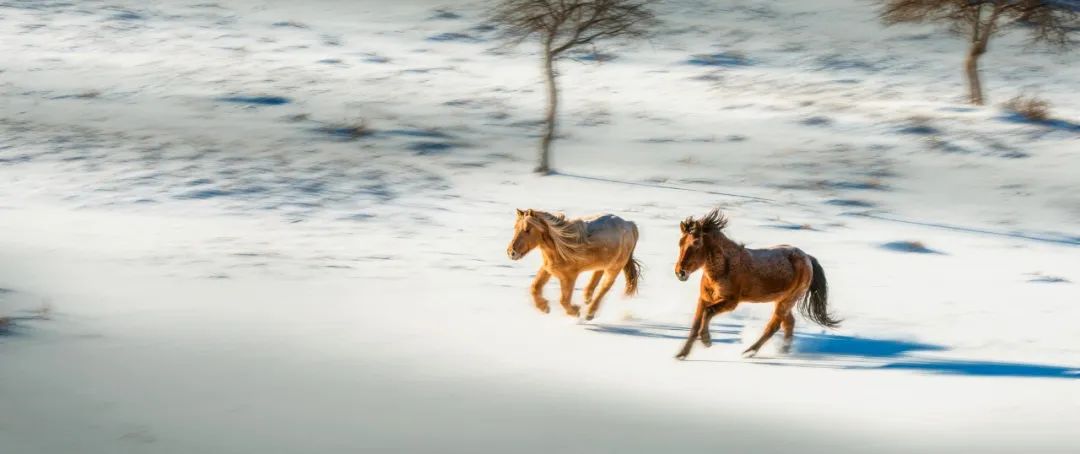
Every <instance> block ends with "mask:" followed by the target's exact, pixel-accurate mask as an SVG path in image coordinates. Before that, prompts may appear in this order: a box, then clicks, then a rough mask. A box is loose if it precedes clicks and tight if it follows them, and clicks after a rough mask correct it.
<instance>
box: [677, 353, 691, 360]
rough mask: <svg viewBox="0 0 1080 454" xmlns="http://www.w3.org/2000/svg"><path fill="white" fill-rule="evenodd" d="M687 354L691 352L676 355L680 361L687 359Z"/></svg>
mask: <svg viewBox="0 0 1080 454" xmlns="http://www.w3.org/2000/svg"><path fill="white" fill-rule="evenodd" d="M686 355H689V353H679V354H678V355H675V359H677V360H679V361H682V360H685V359H686Z"/></svg>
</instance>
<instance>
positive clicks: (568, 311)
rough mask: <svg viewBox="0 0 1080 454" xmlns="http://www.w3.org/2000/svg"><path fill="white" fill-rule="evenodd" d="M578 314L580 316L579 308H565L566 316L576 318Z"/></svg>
mask: <svg viewBox="0 0 1080 454" xmlns="http://www.w3.org/2000/svg"><path fill="white" fill-rule="evenodd" d="M580 314H581V308H580V307H578V306H570V307H568V308H566V315H569V316H571V317H577V316H578V315H580Z"/></svg>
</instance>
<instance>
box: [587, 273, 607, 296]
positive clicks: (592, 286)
mask: <svg viewBox="0 0 1080 454" xmlns="http://www.w3.org/2000/svg"><path fill="white" fill-rule="evenodd" d="M603 275H604V271H603V270H600V271H595V272H593V275H592V278H591V279H589V285H586V286H585V303H589V302H590V301H592V296H593V292H594V291H596V286H597V285H600V277H602V276H603Z"/></svg>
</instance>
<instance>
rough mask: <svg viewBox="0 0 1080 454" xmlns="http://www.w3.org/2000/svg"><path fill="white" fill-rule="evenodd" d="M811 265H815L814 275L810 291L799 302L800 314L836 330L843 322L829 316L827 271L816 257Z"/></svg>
mask: <svg viewBox="0 0 1080 454" xmlns="http://www.w3.org/2000/svg"><path fill="white" fill-rule="evenodd" d="M810 264H811V265H813V275H812V277H811V278H810V290H809V291H807V292H806V296H805V297H803V299H802V301H799V312H800V313H802V315H803V317H806V318H807V319H809V320H811V321H813V322H814V323H817V324H819V325H821V326H824V327H826V328H835V327H837V326H839V325H840V322H841V321H842V320H837V319H834V318H832V316H831V315H829V308H828V307H827V304H828V302H829V283H828V282H827V281H825V270H824V269H822V268H821V264H820V263H818V261H817V259H816V258H814V256H810Z"/></svg>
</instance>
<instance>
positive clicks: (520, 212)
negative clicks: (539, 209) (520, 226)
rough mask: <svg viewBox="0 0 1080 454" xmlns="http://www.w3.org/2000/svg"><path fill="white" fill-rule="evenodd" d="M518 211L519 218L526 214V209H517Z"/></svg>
mask: <svg viewBox="0 0 1080 454" xmlns="http://www.w3.org/2000/svg"><path fill="white" fill-rule="evenodd" d="M516 211H517V217H519V218H520V217H523V216H525V212H524V211H521V209H516Z"/></svg>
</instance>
